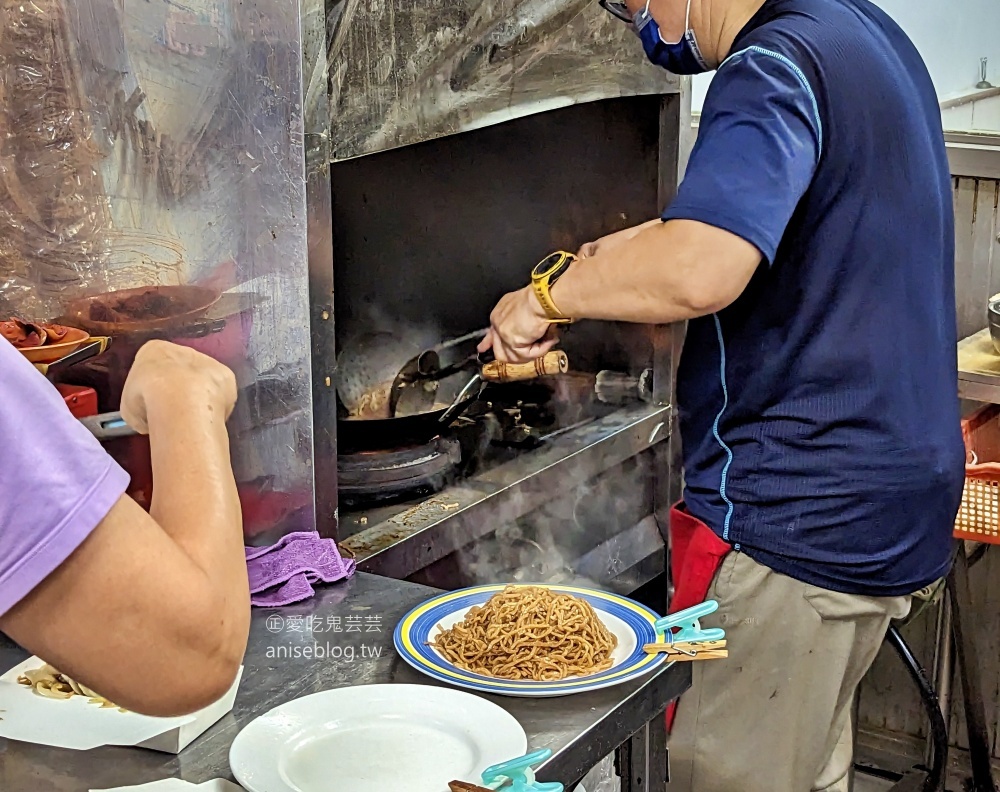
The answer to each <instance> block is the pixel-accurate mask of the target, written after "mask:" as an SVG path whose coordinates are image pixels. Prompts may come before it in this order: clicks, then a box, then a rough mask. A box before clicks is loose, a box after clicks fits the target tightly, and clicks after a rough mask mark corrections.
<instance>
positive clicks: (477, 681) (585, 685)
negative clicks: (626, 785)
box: [393, 583, 666, 697]
mask: <svg viewBox="0 0 1000 792" xmlns="http://www.w3.org/2000/svg"><path fill="white" fill-rule="evenodd" d="M517 585H528V584H517ZM530 585H534V586H543V587H544V588H548V589H551V590H552V591H555V592H558V593H560V594H570V595H572V596H574V597H579V598H581V599H584V600H586V601H587V602H589V603H590V605H591V607H593V608H594V611H595V613H596V614H597V618H599V619H600V620H601V621H602V622H603V623H604V626H605V627H606V628H607V629H608V630H609V631H610V632H611V633H612V634H613V635H614V636H615V637H616V638H617V639H618V646H617V648H616V649H615V650H614V652H613V653H612V660H613V665H612V666H611V668H609V669H607V670H606V671H600V672H598V673H596V674H590V675H588V676H583V677H569V678H568V679H563V680H560V681H558V682H533V681H531V680H517V681H512V680H508V679H498V678H496V677H488V676H484V675H482V674H474V673H472V672H471V671H465V670H464V669H462V668H459V667H458V666H456V665H454V664H453V663H451V662H449V661H448V660H447V659H445V657H444V656H443V655H441V654H440V653H439V652H438V651H437V649H435V648H434V647H433V646H431V645H430V642H431V641H432V640H433V639H434V637H435V636H436V635H437V634H438V632H439V631H440V630H446V629H448V628H450V627H452V626H454V625H455V624H457V623H458V622H460V621H462V619H464V618H465V616H466V614H467V613H468V612H469V610H470V609H471V608H473V607H475V606H477V605H482V604H483V603H485V602H487V601H488V600H489V599H490V597H492V596H493V595H495V594H498V593H499V592H501V591H503V590H504V589H505V588H507V586H504V585H491V586H476V587H475V588H468V589H461V590H459V591H450V592H447V593H445V594H441V595H439V596H437V597H434V598H433V599H430V600H428V601H427V602H425V603H424V604H423V605H418V606H417V607H416V608H414V609H413V610H412V611H410V612H409V613H408V614H407V615H406V616H404V617H403V619H402V620H401V621H400V622H399V624H398V625H396V631H395V634H394V636H393V639H394V643H395V647H396V651H397V652H399V654H400V656H401V657H402V658H403V659H404V660H405V661H406V662H407V663H409V664H410V665H411V666H413V667H414V668H415V669H417V670H418V671H420V672H421V673H424V674H427V676H430V677H433V678H434V679H437V680H440V681H441V682H447V683H448V684H450V685H455V686H457V687H464V688H466V689H468V690H475V691H477V692H481V693H494V694H499V695H501V696H524V697H552V696H567V695H570V694H572V693H586V692H589V691H591V690H599V689H601V688H606V687H610V686H612V685H620V684H621V683H622V682H628V681H630V680H632V679H635V678H636V677H639V676H642V675H643V674H647V673H649V672H650V671H652V670H653V669H654V668H657V667H659V666H660V665H662V664H663V663H664V662H665V661H666V655H664V654H647V653H646V652H645V650H644V648H643V647H644V646H645V645H646V644H653V643H663V642H664V641H665V640H666V639H665V638H664V636H663V635H658V634H657V632H656V628H655V627H654V625H655V624H656V620H657V619H658V618H659V617H658V616H657V615H656V614H655V613H653V612H652V611H651V610H649V608H647V607H645V606H644V605H640V604H639V603H638V602H634V601H633V600H630V599H627V598H625V597H619V596H618V595H617V594H612V593H610V592H607V591H597V590H595V589H589V588H580V587H578V586H556V585H548V584H544V583H535V584H530Z"/></svg>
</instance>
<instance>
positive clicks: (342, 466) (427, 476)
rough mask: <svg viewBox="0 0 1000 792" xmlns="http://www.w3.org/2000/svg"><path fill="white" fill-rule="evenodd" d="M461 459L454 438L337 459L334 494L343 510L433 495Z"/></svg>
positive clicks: (453, 472) (442, 487)
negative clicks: (338, 497)
mask: <svg viewBox="0 0 1000 792" xmlns="http://www.w3.org/2000/svg"><path fill="white" fill-rule="evenodd" d="M461 460H462V453H461V445H460V444H459V442H458V441H457V440H455V439H454V438H446V437H437V438H435V439H433V440H431V441H430V442H429V443H425V444H423V445H418V446H410V447H406V448H393V449H386V450H384V451H362V452H360V453H356V454H342V455H340V456H338V457H337V491H338V494H339V496H340V502H341V504H343V505H344V506H345V507H347V508H355V507H359V506H366V505H374V504H379V503H388V502H390V501H395V500H402V499H404V498H420V497H427V496H428V495H433V494H434V493H435V492H439V491H440V490H442V489H444V487H445V486H447V485H448V484H449V483H450V481H451V479H452V478H453V476H454V474H455V470H456V468H457V467H458V465H459V463H460V462H461Z"/></svg>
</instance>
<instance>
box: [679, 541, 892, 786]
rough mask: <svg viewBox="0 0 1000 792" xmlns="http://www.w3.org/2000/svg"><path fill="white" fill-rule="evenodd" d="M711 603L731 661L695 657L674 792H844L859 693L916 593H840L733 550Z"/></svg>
mask: <svg viewBox="0 0 1000 792" xmlns="http://www.w3.org/2000/svg"><path fill="white" fill-rule="evenodd" d="M708 598H709V599H715V600H717V601H718V603H719V610H718V611H717V612H716V613H715V614H713V615H712V616H711V617H709V618H708V619H705V620H703V622H702V623H703V625H704V626H713V627H714V626H716V625H718V626H721V627H723V628H724V629H725V630H726V640H727V641H728V649H729V658H728V659H726V660H706V661H702V662H696V663H693V664H692V665H693V668H692V673H693V684H692V687H691V689H690V690H689V691H688V692H687V693H685V694H684V696H683V698H682V699H681V702H680V705H679V706H678V709H677V719H676V721H675V723H674V729H673V733H672V734H671V737H670V742H669V756H670V785H669V789H670V792H820V791H821V790H822V792H846V790H847V774H848V771H849V769H850V767H851V761H852V750H853V741H852V729H851V705H852V703H853V698H854V691H855V689H856V688H857V686H858V683H859V682H860V681H861V678H862V677H863V676H864V675H865V672H867V670H868V668H869V667H870V666H871V664H872V662H873V661H874V660H875V655H876V654H877V653H878V650H879V647H880V646H881V645H882V640H883V639H884V638H885V633H886V630H888V628H889V622H890V621H891V620H892V619H900V618H903V617H904V616H906V614H907V613H908V612H909V608H910V598H909V597H886V598H880V597H859V596H852V595H847V594H837V593H834V592H832V591H826V590H825V589H821V588H817V587H815V586H809V585H807V584H805V583H800V582H798V581H796V580H793V579H791V578H788V577H785V576H783V575H779V574H778V573H776V572H773V571H771V570H770V569H768V568H767V567H764V566H761V565H760V564H758V563H756V562H755V561H752V560H751V559H750V558H748V557H747V556H746V555H744V554H742V553H735V552H734V553H730V554H729V555H728V556H727V557H726V558H725V559H724V561H723V563H722V566H721V567H720V568H719V571H718V572H717V573H716V576H715V580H714V581H713V583H712V587H711V589H710V590H709V596H708Z"/></svg>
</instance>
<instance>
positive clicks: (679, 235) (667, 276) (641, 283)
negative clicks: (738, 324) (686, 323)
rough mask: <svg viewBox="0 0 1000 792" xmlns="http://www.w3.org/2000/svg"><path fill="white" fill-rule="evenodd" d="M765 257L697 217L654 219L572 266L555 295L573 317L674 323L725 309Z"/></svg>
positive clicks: (565, 312)
mask: <svg viewBox="0 0 1000 792" xmlns="http://www.w3.org/2000/svg"><path fill="white" fill-rule="evenodd" d="M759 262H760V254H759V252H757V250H756V249H755V248H753V247H752V246H751V245H749V244H748V243H746V242H744V241H743V240H740V239H738V238H737V237H734V236H733V235H731V234H729V233H728V232H725V231H720V230H719V229H714V228H710V227H709V226H705V225H704V224H702V223H696V222H692V221H671V222H667V223H654V224H653V225H651V226H648V227H646V228H644V229H643V230H642V231H641V232H640V233H638V234H637V235H636V236H634V237H633V238H632V239H629V240H627V241H625V242H623V243H621V244H620V245H617V246H615V247H613V248H612V249H610V250H608V251H607V252H603V251H601V250H600V249H599V250H598V251H597V253H596V254H595V255H594V256H593V257H592V258H587V259H583V260H582V261H579V262H577V263H576V264H575V265H574V266H572V267H570V269H569V270H568V271H567V272H566V274H565V275H563V276H562V278H560V279H559V281H558V282H557V283H556V284H555V286H553V288H552V299H553V300H554V302H555V304H556V305H557V306H558V307H559V310H560V311H562V313H564V314H565V315H567V316H571V317H573V318H574V319H603V320H610V321H621V322H640V323H649V324H669V323H672V322H678V321H683V320H687V319H693V318H696V317H698V316H705V315H707V314H710V313H713V312H715V311H717V310H720V309H721V308H724V307H725V306H726V305H728V304H729V303H731V302H732V301H733V300H735V299H736V297H738V296H739V294H740V293H742V291H743V289H744V288H745V287H746V284H747V283H748V282H749V280H750V277H751V276H752V275H753V272H754V270H755V269H756V267H757V265H758V263H759Z"/></svg>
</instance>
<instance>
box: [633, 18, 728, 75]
mask: <svg viewBox="0 0 1000 792" xmlns="http://www.w3.org/2000/svg"><path fill="white" fill-rule="evenodd" d="M632 26H633V27H634V29H635V32H636V34H637V35H638V36H639V40H640V41H641V42H642V48H643V49H644V50H645V51H646V57H647V58H649V60H650V61H651V62H652V63H654V64H656V65H657V66H662V67H663V68H664V69H666V70H667V71H668V72H672V73H673V74H702V73H704V72H707V71H711V69H710V67H709V65H708V64H707V63H706V62H705V58H704V57H702V54H701V50H700V49H698V41H697V40H696V39H695V36H694V31H693V30H692V29H691V0H688V5H687V14H686V15H685V19H684V35H683V36H681V39H680V41H678V42H677V43H675V44H668V43H667V42H665V41H664V40H663V38H662V37H661V36H660V26H659V25H657V24H656V20H655V19H653V17H652V16H650V14H649V0H646V7H645V8H644V9H643V10H642V11H640V12H639V13H638V14H636V15H635V19H633V20H632Z"/></svg>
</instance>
